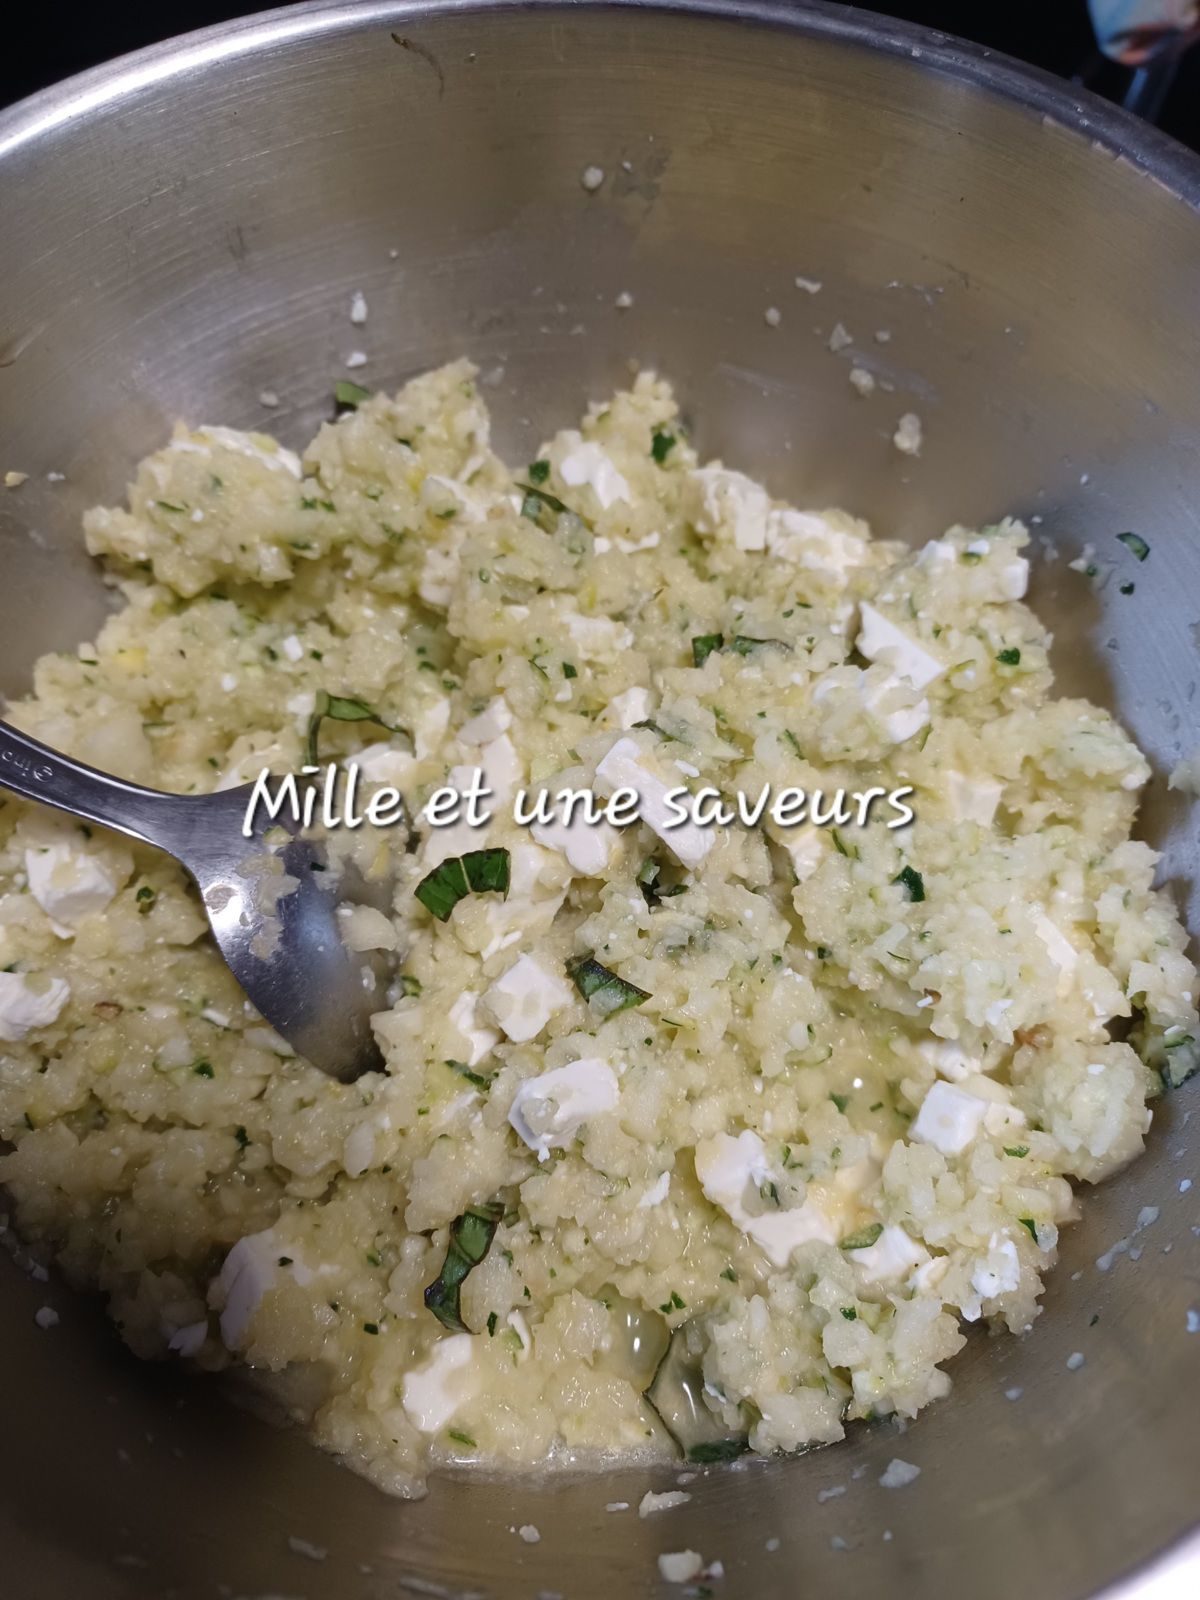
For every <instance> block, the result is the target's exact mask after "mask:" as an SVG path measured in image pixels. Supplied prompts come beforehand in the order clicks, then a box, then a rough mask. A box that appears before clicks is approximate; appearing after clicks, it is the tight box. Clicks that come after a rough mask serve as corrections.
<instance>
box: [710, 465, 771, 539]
mask: <svg viewBox="0 0 1200 1600" xmlns="http://www.w3.org/2000/svg"><path fill="white" fill-rule="evenodd" d="M691 489H692V496H691V499H692V506H691V518H692V522H693V524H694V525H695V528H696V531H697V532H698V533H707V534H722V533H724V534H728V535H730V536H732V539H733V542H734V544H735V545H736V546H737V548H738V549H739V550H765V549H766V548H767V524H768V519H769V518H770V515H771V497H770V495H768V493H767V491H766V490H765V489H764V488H763V487H762V485H761V484H758V483H755V482H754V479H753V478H748V477H747V476H746V474H745V473H744V472H733V471H731V470H730V469H729V468H727V467H715V466H714V467H698V468H697V469H696V470H695V471H694V472H693V473H692V476H691Z"/></svg>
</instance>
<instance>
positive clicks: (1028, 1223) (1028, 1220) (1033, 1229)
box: [1019, 1217, 1037, 1244]
mask: <svg viewBox="0 0 1200 1600" xmlns="http://www.w3.org/2000/svg"><path fill="white" fill-rule="evenodd" d="M1019 1220H1020V1223H1021V1226H1022V1227H1023V1228H1028V1229H1029V1237H1030V1238H1031V1239H1032V1240H1033V1242H1034V1244H1036V1243H1037V1223H1036V1222H1035V1221H1034V1220H1033V1218H1032V1217H1021V1218H1020V1219H1019Z"/></svg>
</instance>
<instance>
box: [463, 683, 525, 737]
mask: <svg viewBox="0 0 1200 1600" xmlns="http://www.w3.org/2000/svg"><path fill="white" fill-rule="evenodd" d="M512 720H513V714H512V711H511V710H510V709H509V704H508V701H507V700H506V699H505V698H504V696H503V695H502V694H498V695H497V696H496V698H495V699H494V700H492V701H491V702H490V703H489V704H488V705H486V706H485V707H484V709H483V710H482V711H480V712H479V713H478V714H477V715H476V716H473V717H472V718H471V719H470V720H469V721H467V722H464V723H463V725H462V727H461V728H460V729H459V730H458V737H459V740H460V742H461V743H463V744H477V745H478V744H488V743H490V741H491V740H493V739H498V738H499V737H500V735H501V734H502V733H507V732H508V730H509V729H510V728H511V727H512Z"/></svg>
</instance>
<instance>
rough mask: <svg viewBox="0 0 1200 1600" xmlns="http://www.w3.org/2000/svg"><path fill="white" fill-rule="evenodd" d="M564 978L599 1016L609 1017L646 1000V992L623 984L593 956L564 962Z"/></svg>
mask: <svg viewBox="0 0 1200 1600" xmlns="http://www.w3.org/2000/svg"><path fill="white" fill-rule="evenodd" d="M567 976H568V977H569V978H570V980H571V982H572V983H573V984H574V985H575V987H576V988H577V989H578V990H579V992H580V994H581V995H582V996H583V998H584V999H585V1000H586V1001H588V1003H589V1004H592V1003H593V1002H594V1004H595V1009H596V1010H597V1011H598V1012H599V1013H600V1015H601V1016H603V1017H611V1016H613V1015H614V1014H615V1013H616V1012H618V1011H626V1010H628V1008H629V1007H630V1006H640V1005H641V1004H642V1002H643V1001H644V1000H649V998H650V992H649V990H647V989H639V988H638V986H637V984H636V983H626V981H625V979H624V978H619V977H618V976H617V974H616V973H615V972H610V971H609V969H608V968H607V967H605V966H602V965H601V964H600V962H599V961H597V960H596V958H595V956H577V957H576V959H575V960H574V961H568V962H567Z"/></svg>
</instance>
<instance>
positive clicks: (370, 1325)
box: [363, 1322, 379, 1333]
mask: <svg viewBox="0 0 1200 1600" xmlns="http://www.w3.org/2000/svg"><path fill="white" fill-rule="evenodd" d="M363 1332H364V1333H378V1332H379V1324H378V1323H377V1322H364V1323H363Z"/></svg>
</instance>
